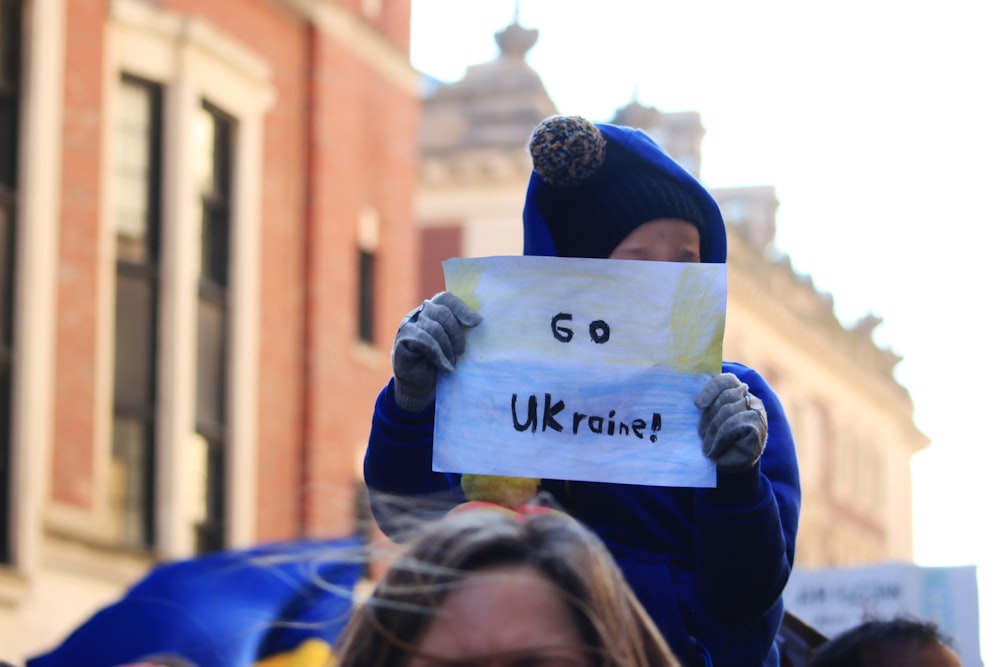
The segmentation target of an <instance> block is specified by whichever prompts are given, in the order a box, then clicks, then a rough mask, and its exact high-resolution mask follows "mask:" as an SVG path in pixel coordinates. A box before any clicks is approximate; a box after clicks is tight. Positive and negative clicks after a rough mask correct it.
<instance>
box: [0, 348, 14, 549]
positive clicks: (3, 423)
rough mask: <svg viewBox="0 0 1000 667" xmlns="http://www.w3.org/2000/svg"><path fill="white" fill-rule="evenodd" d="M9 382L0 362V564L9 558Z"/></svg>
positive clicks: (8, 377) (3, 365) (5, 365)
mask: <svg viewBox="0 0 1000 667" xmlns="http://www.w3.org/2000/svg"><path fill="white" fill-rule="evenodd" d="M10 380H11V377H10V365H9V364H8V363H5V362H4V361H3V360H0V563H9V562H10V558H11V553H10V528H11V525H10V498H11V496H10V494H11V480H12V479H13V478H12V477H11V469H10V460H11V459H10V399H11V395H10V394H11V391H10Z"/></svg>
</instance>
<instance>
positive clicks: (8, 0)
mask: <svg viewBox="0 0 1000 667" xmlns="http://www.w3.org/2000/svg"><path fill="white" fill-rule="evenodd" d="M20 70H21V2H20V0H0V563H9V562H11V545H10V531H11V522H10V510H11V498H10V489H11V487H12V486H13V484H12V477H11V462H12V457H11V432H10V428H11V427H10V423H11V419H10V417H11V399H12V393H13V392H12V391H11V383H12V376H13V357H14V275H15V273H14V259H15V256H16V253H15V248H16V247H17V243H16V239H17V224H16V223H17V207H16V203H17V201H16V200H17V196H16V195H17V160H18V141H17V138H18V106H19V104H20V95H19V81H20Z"/></svg>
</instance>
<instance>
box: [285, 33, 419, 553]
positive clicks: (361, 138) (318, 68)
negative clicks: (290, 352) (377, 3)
mask: <svg viewBox="0 0 1000 667" xmlns="http://www.w3.org/2000/svg"><path fill="white" fill-rule="evenodd" d="M312 53H313V77H312V96H313V97H312V99H313V104H312V118H311V125H310V126H311V128H312V136H311V141H310V148H311V152H312V154H311V174H310V184H311V185H310V192H311V196H310V210H309V222H308V225H309V232H308V233H309V237H310V241H309V255H308V258H307V266H308V269H307V271H308V274H307V275H308V278H307V281H308V285H309V287H308V292H309V297H308V300H307V309H308V324H307V327H308V331H307V341H308V351H307V355H308V358H309V368H308V375H307V378H306V383H307V387H308V388H307V396H306V417H307V430H306V448H307V451H306V457H307V463H306V468H307V473H308V476H307V479H306V481H305V485H304V488H303V492H304V493H305V494H306V506H305V515H304V521H305V531H306V533H307V534H310V535H315V534H331V533H332V534H339V533H344V532H349V531H350V530H352V529H353V523H352V517H351V516H350V515H349V514H347V513H345V512H344V511H343V507H345V506H346V505H348V504H349V503H351V502H352V501H353V497H354V482H355V479H356V476H355V471H356V468H355V454H356V452H357V451H358V450H359V449H360V448H361V447H362V446H363V443H364V442H365V440H366V438H367V433H368V428H369V425H370V417H371V409H372V404H373V402H374V399H375V396H376V394H377V392H378V390H379V389H380V388H381V386H382V385H383V384H384V383H385V381H386V380H387V378H388V374H389V372H390V371H389V368H388V364H387V363H386V358H387V354H388V352H387V350H388V346H389V345H390V344H391V341H392V336H393V335H394V333H395V328H396V325H397V324H398V319H399V317H400V316H401V315H402V313H403V312H405V310H406V309H408V308H409V307H410V305H411V303H412V301H413V300H414V298H415V296H414V293H413V283H414V280H413V276H414V270H415V251H416V244H415V239H416V236H415V221H414V217H413V205H412V202H413V198H414V196H415V191H416V174H417V162H416V160H417V153H416V151H417V141H416V137H417V135H416V132H417V119H418V105H417V101H416V99H415V98H414V97H412V95H411V94H410V93H408V92H406V91H401V90H399V89H398V88H397V87H396V86H395V85H394V84H391V83H389V82H387V81H386V80H384V79H383V78H382V76H381V75H380V74H379V73H378V72H377V71H375V70H373V69H372V68H371V67H370V66H368V65H366V64H365V63H363V62H361V61H359V60H358V59H357V58H356V57H355V56H354V55H353V54H352V53H350V52H348V51H346V50H345V49H344V48H343V47H342V46H341V45H339V44H337V43H335V42H333V41H332V40H330V39H329V38H326V37H324V36H322V35H319V34H317V35H315V39H314V42H313V51H312ZM364 207H372V208H374V209H375V210H376V211H377V213H378V216H379V219H380V223H381V229H380V244H379V247H378V254H377V257H376V299H377V306H376V323H375V326H376V337H375V342H376V345H377V346H378V348H379V350H380V352H379V354H378V357H377V359H378V363H377V364H376V367H375V368H371V367H369V366H367V365H365V364H363V363H360V362H359V360H358V359H357V357H356V355H355V354H354V352H355V348H356V339H357V325H356V322H355V312H356V310H357V293H358V285H357V250H358V239H357V221H358V214H359V212H360V211H361V210H362V209H363V208H364Z"/></svg>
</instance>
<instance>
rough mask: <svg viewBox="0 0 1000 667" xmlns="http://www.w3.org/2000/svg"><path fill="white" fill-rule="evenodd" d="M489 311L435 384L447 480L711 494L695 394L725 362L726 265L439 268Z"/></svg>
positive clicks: (502, 263) (711, 471)
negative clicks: (556, 482)
mask: <svg viewBox="0 0 1000 667" xmlns="http://www.w3.org/2000/svg"><path fill="white" fill-rule="evenodd" d="M444 273H445V285H446V286H447V289H448V291H450V292H452V293H454V294H455V295H456V296H458V297H460V298H462V299H463V300H464V301H465V302H466V303H468V304H469V305H470V306H472V307H473V308H475V309H476V311H478V312H479V314H480V315H482V316H483V321H482V324H480V325H479V326H477V327H474V328H472V329H470V330H469V331H468V334H467V336H468V337H467V345H466V351H465V354H464V355H462V356H461V357H460V358H459V360H458V364H457V366H456V369H455V371H454V372H453V373H441V375H440V377H439V380H438V388H437V401H436V404H437V407H436V414H435V427H434V459H433V468H434V470H436V471H439V472H453V473H477V474H486V475H509V476H515V477H540V478H545V479H565V480H582V481H595V482H619V483H625V484H650V485H659V486H690V487H712V486H715V467H714V465H713V464H712V463H711V462H710V461H709V460H708V459H707V458H705V456H704V455H703V454H702V451H701V439H700V438H699V437H698V431H697V427H698V419H699V418H700V416H701V413H700V411H699V410H698V408H697V407H696V406H695V404H694V397H695V396H696V395H697V393H698V392H699V391H700V390H701V388H702V387H703V386H704V385H705V382H707V381H708V378H709V377H710V376H712V375H715V374H718V373H719V372H720V370H721V366H722V334H723V329H724V326H725V308H726V267H725V265H724V264H691V263H676V262H641V261H629V260H606V259H600V260H593V259H575V258H559V257H484V258H477V259H449V260H447V261H445V262H444Z"/></svg>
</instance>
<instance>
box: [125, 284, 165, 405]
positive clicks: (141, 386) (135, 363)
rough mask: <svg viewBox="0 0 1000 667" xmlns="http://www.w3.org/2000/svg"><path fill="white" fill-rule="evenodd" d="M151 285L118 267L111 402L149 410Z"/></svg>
mask: <svg viewBox="0 0 1000 667" xmlns="http://www.w3.org/2000/svg"><path fill="white" fill-rule="evenodd" d="M154 306H155V294H154V286H153V283H152V282H150V280H149V279H148V278H146V277H144V276H133V275H129V273H127V272H125V271H122V270H119V272H118V286H117V293H116V301H115V405H116V406H118V407H121V406H136V407H145V408H147V409H148V410H149V412H152V404H153V394H154V392H153V389H154V386H153V382H154V380H153V378H154V364H155V363H156V359H155V356H154V352H153V351H154V349H155V339H154V335H155V322H156V313H155V312H154Z"/></svg>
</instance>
